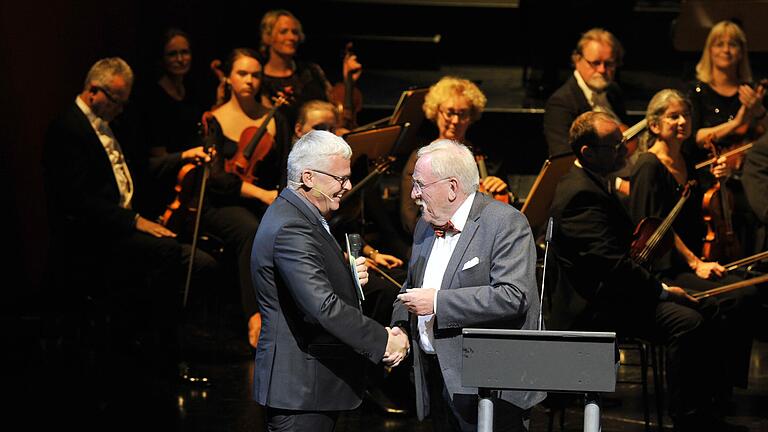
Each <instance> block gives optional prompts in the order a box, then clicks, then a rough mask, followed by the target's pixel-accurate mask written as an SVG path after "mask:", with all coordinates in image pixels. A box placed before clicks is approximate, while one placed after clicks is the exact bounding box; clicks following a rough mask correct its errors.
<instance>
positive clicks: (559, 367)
mask: <svg viewBox="0 0 768 432" xmlns="http://www.w3.org/2000/svg"><path fill="white" fill-rule="evenodd" d="M462 334H463V338H462V340H463V360H462V373H461V377H462V385H463V386H465V387H477V388H478V394H479V397H480V400H479V402H478V408H477V409H478V429H477V430H478V432H491V431H492V430H493V400H492V397H491V395H492V393H493V392H494V391H499V390H522V391H528V390H531V391H552V392H559V393H583V394H585V395H586V400H585V404H584V431H585V432H598V431H599V430H600V404H599V398H598V393H601V392H613V391H615V389H616V372H617V369H618V362H617V359H616V351H615V350H616V333H613V332H574V331H540V330H539V331H537V330H502V329H474V328H466V329H464V330H463V333H462Z"/></svg>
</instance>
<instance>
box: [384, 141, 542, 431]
mask: <svg viewBox="0 0 768 432" xmlns="http://www.w3.org/2000/svg"><path fill="white" fill-rule="evenodd" d="M478 183H479V175H478V171H477V166H476V165H475V159H474V157H473V156H472V153H471V152H470V150H469V149H467V148H466V147H465V146H463V145H461V144H459V143H457V142H455V141H450V140H438V141H435V142H433V143H432V144H430V145H428V146H426V147H424V148H422V149H420V150H419V152H418V160H417V161H416V166H415V169H414V172H413V187H412V190H411V198H413V199H414V200H416V203H417V204H418V205H419V206H420V207H421V213H422V216H421V218H420V220H419V222H418V223H417V225H416V228H415V231H414V238H413V252H412V253H411V260H410V264H409V267H408V278H407V280H406V283H405V285H404V286H403V290H402V291H401V293H400V294H399V295H398V300H397V301H396V302H395V310H394V312H393V316H392V322H393V323H394V325H393V327H394V326H399V327H402V328H403V329H404V330H407V331H408V333H409V334H410V337H411V347H412V349H413V353H414V360H413V362H414V377H415V384H416V407H417V415H418V417H419V419H423V418H424V417H425V416H426V415H427V414H429V412H430V410H431V418H432V424H433V428H434V430H438V431H444V430H455V431H472V430H476V429H477V389H476V388H467V387H462V385H461V358H462V352H461V330H462V328H463V327H482V328H504V329H533V328H535V327H536V322H537V319H538V314H539V307H540V305H539V297H538V294H537V289H536V278H535V264H536V249H535V246H534V242H533V236H532V235H531V229H530V227H529V225H528V222H527V221H526V219H525V217H524V216H523V215H522V214H521V213H520V212H518V211H517V210H516V209H515V208H513V207H511V206H509V205H506V204H503V203H501V202H500V201H496V200H494V199H492V198H489V197H487V196H486V195H483V194H479V193H477V188H478ZM510 367H514V365H510ZM544 397H545V394H544V393H537V392H513V391H504V392H502V393H501V397H500V399H499V400H498V401H496V403H495V404H494V429H495V430H497V431H498V430H527V427H528V417H529V414H530V409H531V407H533V406H534V405H535V404H536V403H538V402H540V401H541V400H543V399H544Z"/></svg>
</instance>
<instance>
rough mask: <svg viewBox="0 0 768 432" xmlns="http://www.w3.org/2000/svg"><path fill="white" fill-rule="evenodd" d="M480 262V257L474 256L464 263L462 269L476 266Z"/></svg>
mask: <svg viewBox="0 0 768 432" xmlns="http://www.w3.org/2000/svg"><path fill="white" fill-rule="evenodd" d="M479 262H480V259H479V258H478V257H474V258H472V259H471V260H469V261H467V262H465V263H464V267H462V268H461V270H462V271H464V270H466V269H470V268H472V267H474V266H476V265H477V264H478V263H479Z"/></svg>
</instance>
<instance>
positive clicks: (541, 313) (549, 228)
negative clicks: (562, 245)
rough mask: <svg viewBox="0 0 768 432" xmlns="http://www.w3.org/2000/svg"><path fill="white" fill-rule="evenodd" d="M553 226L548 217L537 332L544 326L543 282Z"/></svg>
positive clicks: (545, 276)
mask: <svg viewBox="0 0 768 432" xmlns="http://www.w3.org/2000/svg"><path fill="white" fill-rule="evenodd" d="M554 225H555V222H554V219H553V218H552V217H551V216H550V217H549V222H547V234H546V236H545V237H544V263H543V265H542V271H541V293H540V294H539V296H540V298H539V326H538V329H539V330H542V327H543V325H544V306H543V304H544V282H545V281H546V280H547V256H548V255H549V244H550V243H551V242H552V229H553V227H554Z"/></svg>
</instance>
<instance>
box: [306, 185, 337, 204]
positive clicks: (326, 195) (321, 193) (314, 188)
mask: <svg viewBox="0 0 768 432" xmlns="http://www.w3.org/2000/svg"><path fill="white" fill-rule="evenodd" d="M310 190H311V191H312V195H314V196H315V197H317V198H320V195H322V196H324V197H326V198H327V199H328V201H333V198H332V197H330V196H328V194H326V193H325V192H323V191H321V190H320V189H318V188H316V187H312V188H311V189H310Z"/></svg>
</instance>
